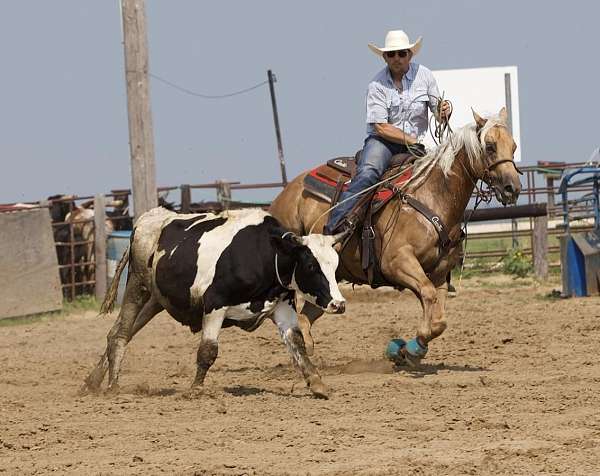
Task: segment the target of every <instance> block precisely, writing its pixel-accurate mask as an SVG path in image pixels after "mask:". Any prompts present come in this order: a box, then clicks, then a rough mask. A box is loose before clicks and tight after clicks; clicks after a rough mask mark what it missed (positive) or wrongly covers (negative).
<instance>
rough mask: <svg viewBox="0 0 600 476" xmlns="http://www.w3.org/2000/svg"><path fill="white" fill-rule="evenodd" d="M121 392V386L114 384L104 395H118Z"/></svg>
mask: <svg viewBox="0 0 600 476" xmlns="http://www.w3.org/2000/svg"><path fill="white" fill-rule="evenodd" d="M120 391H121V388H120V387H119V384H118V383H113V384H112V385H109V386H108V388H107V389H106V392H104V393H105V394H106V395H118V394H119V392H120Z"/></svg>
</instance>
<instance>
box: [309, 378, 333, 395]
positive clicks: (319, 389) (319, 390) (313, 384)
mask: <svg viewBox="0 0 600 476" xmlns="http://www.w3.org/2000/svg"><path fill="white" fill-rule="evenodd" d="M308 388H310V391H311V392H312V394H313V395H314V397H315V398H322V399H324V400H329V391H328V390H327V387H326V386H325V384H324V383H323V382H322V381H321V378H320V377H310V378H309V379H308Z"/></svg>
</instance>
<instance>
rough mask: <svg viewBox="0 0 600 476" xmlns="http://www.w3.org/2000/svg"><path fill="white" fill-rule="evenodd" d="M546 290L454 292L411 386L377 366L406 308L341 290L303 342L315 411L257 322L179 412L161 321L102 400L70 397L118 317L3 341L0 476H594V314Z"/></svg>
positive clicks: (177, 370)
mask: <svg viewBox="0 0 600 476" xmlns="http://www.w3.org/2000/svg"><path fill="white" fill-rule="evenodd" d="M554 286H557V284H556V283H554ZM551 290H552V283H551V284H550V285H544V286H538V285H535V284H534V283H532V282H525V283H521V284H516V283H515V282H514V281H513V280H511V278H508V277H502V276H499V277H498V276H494V277H488V278H485V279H483V278H471V279H469V280H467V281H464V282H463V286H462V288H461V289H460V293H459V296H458V297H457V298H456V299H452V300H450V301H449V304H448V315H449V328H448V330H447V331H446V333H445V334H444V335H443V336H442V337H441V338H439V339H438V340H437V341H435V342H433V343H432V344H431V345H430V352H429V355H428V356H427V359H426V360H425V361H424V363H423V365H422V368H420V369H419V370H416V371H415V370H406V369H401V370H394V369H393V368H392V365H391V364H390V363H389V362H387V361H386V360H384V359H383V351H384V349H385V346H386V344H387V342H388V340H389V339H390V338H391V337H397V336H402V337H410V336H413V335H414V332H415V316H416V315H417V313H418V312H420V307H419V305H418V302H417V300H416V299H415V298H414V297H413V296H412V295H411V294H409V293H407V292H404V293H401V294H400V293H397V292H395V291H386V290H376V291H373V290H370V289H366V288H364V287H363V288H357V289H356V290H355V291H352V290H351V289H350V288H349V287H345V288H344V290H343V292H344V293H345V294H346V296H347V297H348V299H349V305H348V306H347V313H346V314H345V315H343V316H325V317H324V318H323V319H321V320H320V321H319V322H318V323H317V325H316V326H315V328H314V336H315V339H316V354H315V357H314V362H315V363H316V364H317V365H318V366H319V367H320V369H321V373H322V375H323V376H324V381H325V383H326V384H328V386H329V387H330V389H331V391H332V395H331V399H330V400H328V401H323V400H316V399H313V398H311V396H310V393H309V392H308V390H307V389H306V388H305V387H304V386H303V385H302V384H301V383H300V382H299V379H298V378H297V376H296V374H295V371H294V369H293V367H292V366H291V363H290V360H289V358H288V355H287V353H286V351H285V349H284V347H283V345H282V344H281V343H280V341H279V338H278V335H277V332H276V329H275V326H273V325H272V324H271V323H270V322H267V323H265V325H263V326H262V328H260V329H259V330H258V331H256V332H255V333H253V334H246V333H245V332H243V331H240V330H237V329H226V330H225V331H224V332H223V333H222V334H221V341H220V343H221V345H220V354H219V358H218V360H217V362H216V364H215V365H214V367H213V369H212V370H211V372H210V373H209V376H208V377H207V381H206V387H205V392H204V395H201V396H199V397H197V398H195V399H192V400H190V399H186V398H185V391H186V390H187V388H188V386H189V384H190V382H191V381H192V378H193V375H194V371H195V366H194V360H195V351H196V344H197V341H198V336H197V335H192V334H191V333H190V332H189V331H188V330H187V329H186V328H183V327H181V326H180V325H179V324H178V323H176V322H175V321H174V320H172V319H170V318H169V317H168V316H167V315H160V316H158V317H157V318H156V319H155V320H154V321H153V322H151V323H150V324H149V326H148V327H147V328H146V329H144V330H143V331H142V332H141V333H140V334H139V335H138V336H137V337H136V338H135V339H134V340H133V341H132V343H131V344H130V346H129V349H128V353H127V355H126V357H125V362H124V368H123V372H122V376H121V393H120V394H119V395H117V396H107V395H97V396H84V397H80V396H78V390H79V387H80V385H81V384H82V382H83V379H84V377H85V376H86V375H87V372H88V371H89V370H90V369H91V368H92V366H93V365H95V363H96V361H97V359H98V357H99V355H100V354H101V352H103V350H104V346H105V335H106V333H107V331H108V329H109V328H110V326H111V323H112V321H113V319H114V317H115V316H111V317H110V318H104V319H102V318H96V317H95V315H94V313H93V312H91V311H88V312H85V313H81V314H79V315H72V316H67V317H60V318H50V319H47V320H45V321H42V322H37V323H29V324H20V325H11V326H3V327H0V335H1V336H2V338H1V339H0V369H1V371H0V473H5V474H46V473H50V472H56V473H60V474H63V473H69V474H70V473H74V474H86V475H88V474H159V473H167V474H190V475H192V474H196V475H205V474H206V475H208V474H226V475H243V474H248V475H251V474H252V475H279V474H290V475H296V474H327V475H349V474H377V475H396V474H400V475H402V474H411V475H414V474H417V475H429V474H435V475H463V474H528V475H529V474H600V356H599V352H598V343H599V342H600V299H599V298H585V299H570V300H560V299H552V298H550V297H548V296H547V295H548V293H549V291H551ZM294 383H296V385H295V388H294V391H293V393H292V387H293V385H294Z"/></svg>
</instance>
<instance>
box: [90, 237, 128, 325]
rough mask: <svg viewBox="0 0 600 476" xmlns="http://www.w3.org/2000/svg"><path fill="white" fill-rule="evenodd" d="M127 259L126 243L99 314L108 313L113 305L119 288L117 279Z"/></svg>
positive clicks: (119, 277) (118, 279)
mask: <svg viewBox="0 0 600 476" xmlns="http://www.w3.org/2000/svg"><path fill="white" fill-rule="evenodd" d="M128 261H129V245H127V249H126V250H125V253H123V256H121V260H120V261H119V264H118V266H117V269H116V271H115V275H114V277H113V279H112V282H111V283H110V288H109V289H108V292H107V293H106V296H105V297H104V301H103V302H102V306H100V313H99V314H98V315H99V316H103V315H106V314H110V313H111V312H112V310H113V309H114V307H115V300H116V299H117V291H118V290H119V281H120V279H121V274H122V273H123V270H124V269H125V266H126V265H127V262H128Z"/></svg>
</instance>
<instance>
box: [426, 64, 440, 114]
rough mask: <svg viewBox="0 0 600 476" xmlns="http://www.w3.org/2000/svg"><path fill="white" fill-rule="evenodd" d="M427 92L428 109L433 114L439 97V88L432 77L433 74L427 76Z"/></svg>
mask: <svg viewBox="0 0 600 476" xmlns="http://www.w3.org/2000/svg"><path fill="white" fill-rule="evenodd" d="M427 94H428V95H429V110H430V111H431V112H432V113H434V114H435V113H436V112H437V107H438V103H439V99H438V98H439V97H440V90H439V89H438V85H437V81H436V80H435V78H434V77H433V74H431V75H430V78H429V86H428V88H427Z"/></svg>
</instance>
